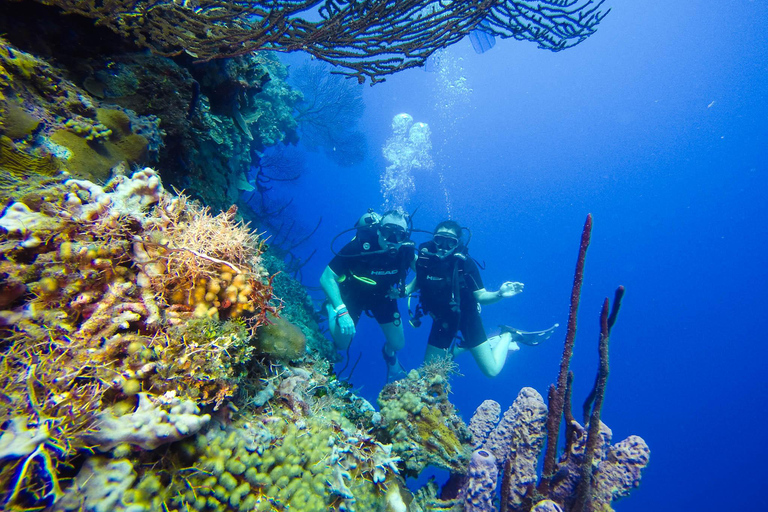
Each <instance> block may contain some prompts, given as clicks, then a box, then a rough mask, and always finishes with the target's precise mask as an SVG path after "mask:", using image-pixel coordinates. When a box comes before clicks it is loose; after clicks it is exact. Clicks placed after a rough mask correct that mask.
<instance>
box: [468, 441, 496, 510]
mask: <svg viewBox="0 0 768 512" xmlns="http://www.w3.org/2000/svg"><path fill="white" fill-rule="evenodd" d="M498 476H499V470H498V468H497V467H496V457H494V456H493V454H492V453H491V452H489V451H488V450H475V451H474V452H472V459H471V460H470V461H469V471H468V473H467V477H468V479H469V480H468V481H467V488H466V494H465V497H464V512H495V510H496V507H494V506H493V497H494V495H495V494H496V479H497V478H498Z"/></svg>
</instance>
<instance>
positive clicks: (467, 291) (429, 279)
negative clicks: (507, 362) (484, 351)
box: [416, 241, 487, 348]
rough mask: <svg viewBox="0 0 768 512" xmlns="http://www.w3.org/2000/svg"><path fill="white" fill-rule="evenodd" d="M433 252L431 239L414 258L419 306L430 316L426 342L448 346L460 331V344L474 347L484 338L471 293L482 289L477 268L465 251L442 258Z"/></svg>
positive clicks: (439, 346)
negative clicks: (417, 256)
mask: <svg viewBox="0 0 768 512" xmlns="http://www.w3.org/2000/svg"><path fill="white" fill-rule="evenodd" d="M435 253H436V247H435V243H434V242H431V241H430V242H426V243H424V244H421V246H419V259H418V260H417V261H416V282H417V284H418V287H419V289H420V290H421V305H422V307H423V308H424V312H425V313H429V314H430V316H431V317H432V330H431V331H430V332H429V342H428V343H429V344H430V345H432V346H434V347H438V348H448V347H450V346H451V343H452V342H453V339H454V338H455V337H456V334H457V333H458V332H459V331H461V334H462V336H463V338H464V340H463V342H462V344H461V345H462V347H465V348H472V347H476V346H478V345H480V344H481V343H483V342H484V341H485V340H486V339H487V336H486V334H485V328H484V327H483V322H482V319H481V318H480V310H479V305H478V303H477V299H475V295H474V292H475V291H476V290H480V289H482V288H484V286H483V280H482V279H481V278H480V271H479V270H478V269H477V265H476V264H475V262H474V261H473V260H472V258H470V257H469V255H468V254H467V252H466V250H464V251H461V250H457V251H455V252H454V253H453V254H451V255H450V256H448V257H447V258H444V259H440V258H438V257H437V256H436V254H435Z"/></svg>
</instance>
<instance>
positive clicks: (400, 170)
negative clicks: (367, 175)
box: [380, 113, 435, 210]
mask: <svg viewBox="0 0 768 512" xmlns="http://www.w3.org/2000/svg"><path fill="white" fill-rule="evenodd" d="M382 152H383V154H384V158H386V159H387V160H388V161H389V165H388V166H387V167H386V168H385V169H384V172H383V173H382V175H381V180H380V181H381V194H382V196H383V198H384V209H386V210H391V209H405V207H406V205H407V203H408V199H409V198H410V195H411V193H412V192H413V191H414V189H415V185H414V181H413V174H412V170H414V169H425V170H430V169H432V168H433V167H434V165H435V164H434V162H433V160H432V155H431V152H432V140H431V131H430V129H429V125H428V124H427V123H414V122H413V117H412V116H411V115H410V114H405V113H403V114H398V115H396V116H395V117H394V118H393V119H392V136H391V137H390V138H389V139H387V142H386V143H385V144H384V146H383V147H382Z"/></svg>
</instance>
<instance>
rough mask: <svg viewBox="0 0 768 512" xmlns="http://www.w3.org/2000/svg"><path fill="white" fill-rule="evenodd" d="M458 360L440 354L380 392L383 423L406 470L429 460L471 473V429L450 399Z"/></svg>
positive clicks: (408, 472)
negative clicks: (441, 356)
mask: <svg viewBox="0 0 768 512" xmlns="http://www.w3.org/2000/svg"><path fill="white" fill-rule="evenodd" d="M452 371H454V368H453V366H452V363H450V362H448V361H445V360H440V361H439V362H437V363H432V364H428V365H426V366H424V367H422V368H421V369H419V370H411V372H410V373H409V374H408V377H407V378H405V379H402V380H399V381H395V382H392V383H389V384H387V385H386V386H385V387H384V389H383V390H382V391H381V393H380V394H379V407H380V408H381V416H382V422H383V427H384V428H385V429H386V430H387V432H388V433H389V435H390V436H391V439H392V444H393V450H394V452H395V454H397V456H398V457H400V458H401V459H403V462H404V464H405V474H406V475H414V476H415V475H418V474H419V473H420V472H421V471H422V470H423V469H424V468H425V467H427V466H430V465H431V466H436V467H439V468H444V469H448V470H449V471H452V472H455V473H465V472H466V468H467V464H468V463H469V459H470V447H469V440H470V436H471V434H470V432H469V429H468V428H467V426H466V425H465V424H464V422H463V421H462V420H461V418H460V417H459V416H458V415H457V414H456V411H455V409H454V407H453V404H451V402H450V401H449V400H448V393H449V392H450V385H449V382H448V376H449V374H450V373H451V372H452Z"/></svg>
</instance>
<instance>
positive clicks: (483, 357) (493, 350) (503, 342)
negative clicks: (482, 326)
mask: <svg viewBox="0 0 768 512" xmlns="http://www.w3.org/2000/svg"><path fill="white" fill-rule="evenodd" d="M496 338H498V341H497V342H496V344H495V346H493V347H492V346H491V343H490V342H489V340H486V341H484V342H483V343H481V344H479V345H477V346H476V347H472V348H470V349H469V350H470V351H471V352H472V357H474V358H475V361H477V365H478V366H479V367H480V370H481V371H482V372H483V374H485V376H486V377H495V376H497V375H498V374H499V373H500V372H501V369H502V368H504V363H506V362H507V354H509V346H510V344H511V343H512V335H511V334H509V333H504V334H500V335H499V336H496Z"/></svg>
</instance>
